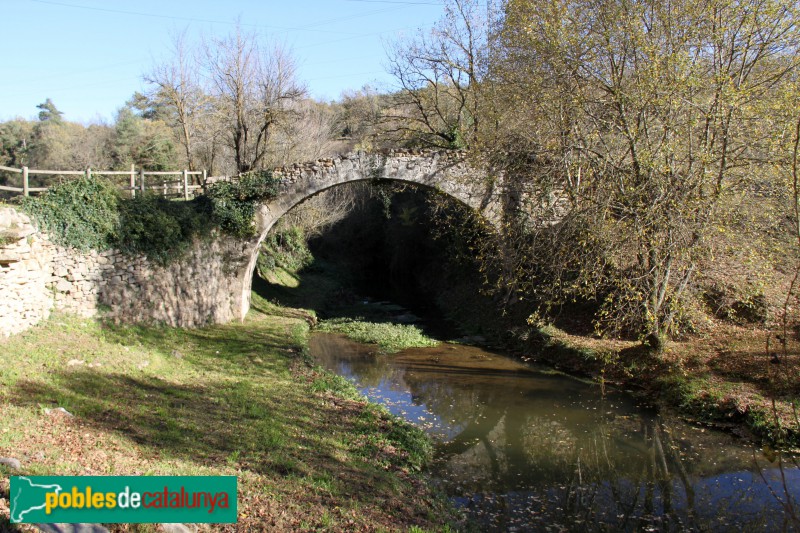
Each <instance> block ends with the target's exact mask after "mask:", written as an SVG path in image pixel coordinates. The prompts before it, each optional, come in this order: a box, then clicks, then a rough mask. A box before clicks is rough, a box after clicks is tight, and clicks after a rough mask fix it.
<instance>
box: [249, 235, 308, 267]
mask: <svg viewBox="0 0 800 533" xmlns="http://www.w3.org/2000/svg"><path fill="white" fill-rule="evenodd" d="M313 259H314V256H312V255H311V251H310V250H309V249H308V244H307V243H306V237H305V234H304V233H303V229H302V228H301V227H299V226H291V227H281V228H277V229H276V230H274V231H271V232H269V234H268V235H267V238H266V239H264V242H263V243H262V244H261V250H260V251H259V254H258V273H259V275H260V276H261V277H262V278H263V277H265V274H266V273H267V272H269V271H270V270H274V269H275V268H283V269H284V270H286V271H287V272H291V273H292V274H296V273H297V272H299V271H300V270H301V269H302V268H303V267H306V266H308V265H309V264H311V262H312V261H313Z"/></svg>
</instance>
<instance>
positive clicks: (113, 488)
mask: <svg viewBox="0 0 800 533" xmlns="http://www.w3.org/2000/svg"><path fill="white" fill-rule="evenodd" d="M9 493H10V500H11V522H13V523H15V524H18V523H24V524H31V523H44V524H52V523H78V522H100V523H106V524H147V523H176V522H186V523H212V524H233V523H235V522H236V503H237V499H236V497H237V478H236V476H12V477H11V490H10V491H9Z"/></svg>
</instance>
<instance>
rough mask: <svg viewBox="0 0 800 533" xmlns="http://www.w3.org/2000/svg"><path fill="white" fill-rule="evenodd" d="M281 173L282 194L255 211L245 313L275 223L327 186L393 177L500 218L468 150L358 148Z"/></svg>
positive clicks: (491, 192)
mask: <svg viewBox="0 0 800 533" xmlns="http://www.w3.org/2000/svg"><path fill="white" fill-rule="evenodd" d="M274 172H275V175H276V176H277V177H279V178H280V185H279V189H278V191H279V192H278V194H277V195H276V196H275V198H273V199H272V200H270V201H268V202H266V203H264V204H262V205H261V206H260V207H259V209H258V211H257V213H256V230H257V235H258V237H257V238H256V239H254V240H253V241H252V246H251V247H248V248H249V258H248V261H247V263H246V268H244V269H243V270H242V272H241V277H240V282H241V287H242V292H241V295H240V298H237V299H238V300H239V302H240V303H241V309H240V317H241V319H244V317H245V316H246V315H247V311H248V310H249V309H250V291H251V288H252V280H253V273H254V271H255V267H256V262H257V260H258V253H259V249H260V247H261V243H262V241H263V240H264V239H265V238H266V236H267V234H268V233H269V231H270V230H271V229H272V227H273V226H274V225H275V223H276V222H277V221H278V220H279V219H280V218H281V217H282V216H283V215H285V214H286V213H287V212H288V211H289V210H291V209H292V208H293V207H295V206H296V205H298V204H300V203H302V202H303V201H305V200H307V199H308V198H311V197H312V196H315V195H317V194H319V193H321V192H324V191H326V190H328V189H331V188H333V187H336V186H338V185H343V184H346V183H355V182H359V181H371V180H388V181H397V182H401V183H408V184H412V185H418V186H421V187H424V188H426V189H432V190H435V191H438V192H440V193H443V194H446V195H447V196H450V197H451V198H453V199H454V200H456V201H458V202H459V203H462V204H464V205H467V206H468V207H470V208H472V209H475V210H476V211H478V212H479V213H481V214H482V215H483V216H484V217H486V218H487V220H488V221H489V222H490V223H493V222H494V221H496V220H497V218H496V213H498V212H499V201H498V194H497V193H496V192H495V189H494V187H492V185H491V183H489V181H488V180H484V179H475V178H476V177H477V174H476V170H474V169H473V168H472V167H471V166H470V165H469V164H468V162H467V161H466V159H465V157H464V153H463V152H456V151H419V150H416V151H392V152H390V153H388V154H370V153H365V152H357V153H355V154H348V155H342V156H339V157H337V158H335V159H322V160H318V161H315V162H313V163H306V164H303V165H293V166H291V167H281V168H277V169H275V171H274Z"/></svg>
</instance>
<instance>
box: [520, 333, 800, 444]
mask: <svg viewBox="0 0 800 533" xmlns="http://www.w3.org/2000/svg"><path fill="white" fill-rule="evenodd" d="M537 333H538V334H535V335H531V336H530V337H529V338H528V339H526V340H525V341H524V342H517V343H513V344H514V345H515V348H516V349H517V350H518V351H520V354H521V356H522V357H523V358H525V359H526V360H529V361H535V362H539V363H544V364H547V365H550V366H553V367H555V368H557V369H560V370H563V371H566V372H568V373H573V374H580V375H584V376H589V377H591V378H592V379H594V380H595V381H597V382H599V383H601V385H610V386H616V387H619V388H624V389H627V390H630V391H631V392H634V393H635V394H637V395H638V396H639V397H640V398H643V399H644V400H645V401H647V402H648V403H651V404H653V405H656V406H658V407H659V408H660V409H669V410H671V411H673V412H675V413H676V414H678V415H679V416H681V417H682V418H684V419H686V420H688V421H691V422H695V423H699V424H704V425H710V426H713V427H715V428H718V429H722V430H725V431H728V432H731V433H734V434H737V435H739V436H741V437H743V438H746V439H750V440H752V441H754V442H757V443H761V444H765V445H769V446H777V447H782V448H798V447H800V419H798V400H800V356H798V346H797V341H795V340H791V339H790V341H789V346H788V354H789V355H788V356H782V355H781V356H777V357H776V356H775V354H774V353H773V352H770V355H767V354H766V353H765V345H766V338H767V337H768V336H770V335H773V336H774V332H772V333H771V332H769V331H765V330H761V329H757V328H744V327H739V326H735V325H732V324H725V323H719V322H718V323H715V324H714V325H713V327H712V328H710V329H709V330H708V331H707V332H706V333H705V334H704V335H697V336H694V337H690V338H687V339H685V340H682V341H676V342H671V343H669V344H668V345H667V347H666V349H665V350H664V352H663V353H662V354H660V355H658V356H657V355H655V354H653V353H651V352H650V351H648V350H647V349H645V348H643V347H642V346H641V344H640V343H638V342H634V341H615V340H607V339H596V338H591V337H587V336H580V335H570V334H568V333H566V332H565V331H563V330H560V329H558V328H555V327H546V328H542V329H540V330H539V331H538V332H537ZM772 344H773V346H774V345H775V344H776V342H775V340H773V341H772Z"/></svg>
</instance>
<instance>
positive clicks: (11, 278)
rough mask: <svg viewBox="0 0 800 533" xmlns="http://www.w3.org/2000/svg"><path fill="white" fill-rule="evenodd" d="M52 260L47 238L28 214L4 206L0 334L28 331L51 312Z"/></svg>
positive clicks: (1, 219) (0, 232) (0, 231)
mask: <svg viewBox="0 0 800 533" xmlns="http://www.w3.org/2000/svg"><path fill="white" fill-rule="evenodd" d="M51 261H52V251H51V245H50V243H49V242H48V241H47V237H46V236H43V235H41V234H39V233H37V231H36V228H34V227H33V225H32V224H31V221H30V219H29V218H28V217H27V215H24V214H22V213H17V212H16V211H15V210H14V209H11V208H0V337H4V336H5V337H7V336H9V335H11V334H14V333H19V332H20V331H24V330H25V329H27V328H29V327H31V326H32V325H34V324H36V323H37V322H39V321H40V320H42V319H45V318H47V317H48V316H49V315H50V310H51V309H52V308H53V298H52V296H51V294H50V293H49V291H48V289H47V283H48V281H49V280H50V274H49V272H48V269H49V265H50V264H51Z"/></svg>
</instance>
